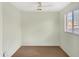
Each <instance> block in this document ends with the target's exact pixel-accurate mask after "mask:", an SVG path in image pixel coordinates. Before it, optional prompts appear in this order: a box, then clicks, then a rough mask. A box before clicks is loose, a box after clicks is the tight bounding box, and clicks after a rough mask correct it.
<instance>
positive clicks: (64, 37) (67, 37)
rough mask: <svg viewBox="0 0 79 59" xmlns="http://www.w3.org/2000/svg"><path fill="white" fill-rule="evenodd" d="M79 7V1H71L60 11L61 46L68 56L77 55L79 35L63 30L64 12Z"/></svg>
mask: <svg viewBox="0 0 79 59" xmlns="http://www.w3.org/2000/svg"><path fill="white" fill-rule="evenodd" d="M78 8H79V3H71V4H70V5H69V6H68V7H66V8H64V9H63V10H62V11H61V12H60V26H61V27H60V34H61V47H62V48H63V49H64V50H65V51H66V52H67V53H68V54H69V55H70V56H73V57H74V56H79V35H75V34H70V33H65V32H64V14H65V13H67V12H69V11H72V10H74V9H78Z"/></svg>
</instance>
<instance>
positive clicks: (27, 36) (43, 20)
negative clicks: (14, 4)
mask: <svg viewBox="0 0 79 59" xmlns="http://www.w3.org/2000/svg"><path fill="white" fill-rule="evenodd" d="M21 16H22V18H21V19H22V21H21V22H22V44H23V45H25V46H59V44H60V39H59V17H58V16H59V14H58V13H57V12H54V13H52V12H21Z"/></svg>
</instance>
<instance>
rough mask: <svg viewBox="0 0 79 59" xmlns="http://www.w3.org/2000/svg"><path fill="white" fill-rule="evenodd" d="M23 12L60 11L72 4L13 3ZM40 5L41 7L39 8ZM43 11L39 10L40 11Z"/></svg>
mask: <svg viewBox="0 0 79 59" xmlns="http://www.w3.org/2000/svg"><path fill="white" fill-rule="evenodd" d="M11 4H13V5H14V6H16V7H17V8H18V9H20V10H21V11H60V10H62V9H63V8H64V7H66V6H67V5H68V4H70V2H40V4H41V5H40V4H39V2H12V3H11ZM39 5H40V7H39ZM39 8H40V9H41V10H38V9H39Z"/></svg>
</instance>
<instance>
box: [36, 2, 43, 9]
mask: <svg viewBox="0 0 79 59" xmlns="http://www.w3.org/2000/svg"><path fill="white" fill-rule="evenodd" d="M37 10H38V11H42V3H41V2H38V6H37Z"/></svg>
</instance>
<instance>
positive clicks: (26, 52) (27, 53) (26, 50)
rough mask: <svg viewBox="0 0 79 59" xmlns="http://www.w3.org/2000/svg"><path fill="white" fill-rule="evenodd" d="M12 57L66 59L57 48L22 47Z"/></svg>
mask: <svg viewBox="0 0 79 59" xmlns="http://www.w3.org/2000/svg"><path fill="white" fill-rule="evenodd" d="M12 57H68V55H67V54H66V53H65V52H64V51H63V50H62V49H61V48H60V47H59V46H22V47H21V48H20V49H19V50H18V51H17V52H16V53H15V54H14V55H13V56H12Z"/></svg>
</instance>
